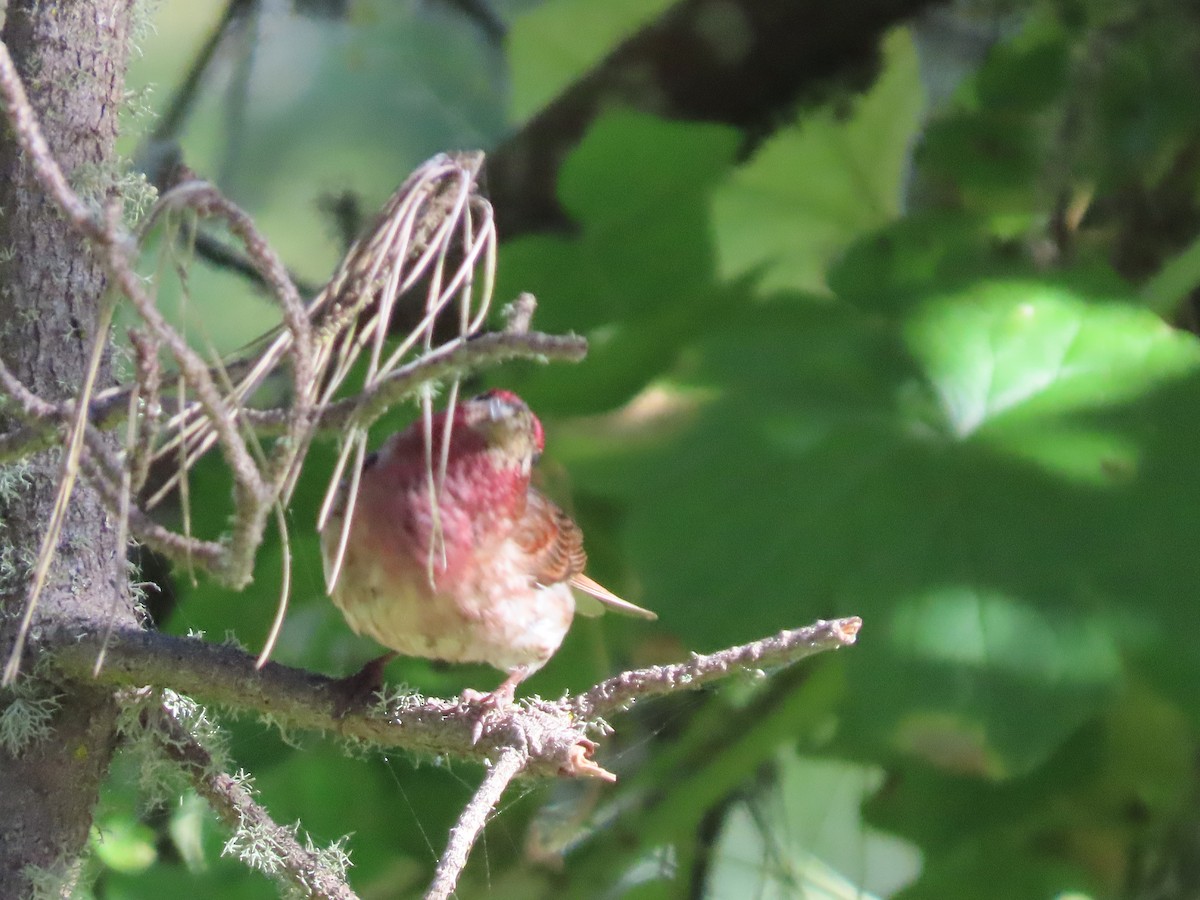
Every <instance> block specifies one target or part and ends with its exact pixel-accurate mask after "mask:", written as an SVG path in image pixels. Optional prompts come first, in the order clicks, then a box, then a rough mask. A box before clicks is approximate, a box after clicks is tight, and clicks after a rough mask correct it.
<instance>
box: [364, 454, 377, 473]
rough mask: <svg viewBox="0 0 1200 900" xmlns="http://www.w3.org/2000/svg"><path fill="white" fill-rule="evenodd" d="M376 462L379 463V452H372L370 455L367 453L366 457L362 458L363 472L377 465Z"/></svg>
mask: <svg viewBox="0 0 1200 900" xmlns="http://www.w3.org/2000/svg"><path fill="white" fill-rule="evenodd" d="M377 462H379V451H378V450H372V451H371V452H370V453H368V454H367V455H366V456H364V457H363V465H362V467H363V471H364V472H365V471H366V470H367V469H369V468H371V466H373V465H375V463H377Z"/></svg>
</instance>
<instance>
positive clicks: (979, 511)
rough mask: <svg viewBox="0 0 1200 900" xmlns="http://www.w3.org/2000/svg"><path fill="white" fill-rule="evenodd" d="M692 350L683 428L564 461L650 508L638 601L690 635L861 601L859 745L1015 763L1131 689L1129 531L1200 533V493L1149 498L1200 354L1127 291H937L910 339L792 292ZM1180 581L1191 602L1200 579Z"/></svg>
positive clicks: (634, 540)
mask: <svg viewBox="0 0 1200 900" xmlns="http://www.w3.org/2000/svg"><path fill="white" fill-rule="evenodd" d="M881 289H886V285H882V286H881ZM686 358H687V359H688V360H689V362H688V364H687V365H680V366H678V367H677V368H676V370H675V371H674V372H673V373H672V376H671V378H670V380H668V381H664V382H663V390H664V391H665V392H666V396H667V397H673V398H674V402H675V404H676V407H677V408H676V410H675V411H676V412H677V413H678V415H676V416H675V418H674V420H672V419H671V418H670V416H668V417H667V420H666V422H665V424H663V425H662V426H661V427H660V428H659V429H658V431H657V432H651V433H650V435H649V436H648V437H647V439H646V440H645V441H644V442H639V441H637V440H636V439H634V440H633V441H631V440H630V438H629V436H628V435H625V436H621V435H620V433H619V432H614V438H613V439H612V441H610V442H604V441H600V442H599V443H596V444H594V445H593V446H592V448H591V450H590V451H584V450H582V449H580V448H581V447H582V444H576V443H574V442H567V443H566V446H564V447H563V452H564V453H565V454H566V461H567V463H568V466H569V468H570V469H571V471H572V472H573V473H574V474H575V476H576V477H577V478H578V479H579V481H580V483H581V484H583V485H584V486H585V488H586V489H587V490H588V491H591V492H596V493H600V494H606V493H607V494H611V495H616V496H621V497H624V498H625V503H626V505H627V513H626V518H625V528H624V534H625V546H626V548H627V550H628V552H629V554H630V555H631V558H632V559H633V560H634V565H635V569H636V571H637V576H638V583H639V587H640V589H639V591H638V592H637V593H636V595H635V596H634V597H633V599H635V600H636V601H638V602H641V603H643V604H645V605H648V606H650V607H651V608H654V609H656V610H658V611H659V613H660V614H661V616H662V618H663V621H664V625H665V627H668V628H670V629H672V630H675V631H677V632H678V633H679V634H680V635H681V637H682V638H683V640H684V641H685V643H686V645H687V646H689V647H694V648H696V649H707V648H711V647H716V646H720V645H723V644H727V643H729V642H730V641H731V640H741V639H749V638H751V637H755V636H758V635H760V634H764V633H769V632H771V631H774V630H777V629H779V628H783V627H793V626H795V625H798V624H802V623H803V622H806V621H808V620H810V619H813V618H816V617H818V616H827V615H830V614H849V613H857V614H860V615H862V616H863V618H864V621H865V623H866V624H865V626H864V631H863V635H862V638H861V641H860V644H859V646H857V647H856V648H855V649H854V650H853V651H850V652H849V653H848V654H847V665H848V671H849V674H850V678H851V682H852V683H853V684H854V685H855V689H854V690H852V691H850V693H849V698H848V700H847V703H846V708H845V714H846V715H847V723H848V727H849V728H850V729H851V733H852V734H853V735H854V743H855V746H858V747H872V748H874V751H880V750H882V748H884V747H890V748H892V749H893V750H897V749H898V750H903V751H906V752H909V753H915V754H918V755H921V756H922V757H924V758H927V759H932V760H935V761H937V762H938V763H940V764H942V765H946V766H950V767H954V768H956V769H960V770H966V771H972V772H976V773H978V774H984V775H988V776H991V777H1003V776H1011V775H1012V774H1014V773H1018V772H1024V771H1028V770H1030V769H1031V768H1032V767H1034V766H1036V765H1037V764H1038V763H1039V762H1040V761H1042V760H1044V759H1045V758H1046V757H1047V755H1048V754H1050V753H1051V752H1053V750H1054V749H1055V748H1056V747H1058V746H1059V745H1060V744H1061V743H1062V741H1063V740H1065V739H1066V737H1067V736H1068V735H1069V734H1070V733H1071V732H1072V731H1073V730H1074V729H1075V728H1077V727H1078V726H1079V725H1080V724H1081V723H1082V722H1084V721H1086V720H1087V718H1088V717H1089V716H1092V715H1094V714H1096V712H1097V711H1098V710H1099V709H1100V708H1101V707H1102V705H1103V704H1104V703H1105V702H1107V700H1108V698H1110V697H1111V696H1112V692H1113V690H1114V688H1115V687H1116V685H1117V683H1118V682H1119V679H1120V677H1121V668H1120V665H1119V650H1118V648H1119V647H1120V645H1121V643H1122V641H1123V639H1124V637H1125V636H1124V635H1123V634H1122V633H1121V631H1120V629H1119V628H1118V626H1117V621H1118V619H1119V613H1117V610H1119V609H1120V608H1121V605H1122V604H1129V605H1130V608H1132V607H1134V606H1136V605H1138V604H1144V603H1146V602H1147V600H1148V599H1149V596H1150V595H1148V594H1147V593H1146V590H1147V587H1148V585H1144V586H1143V587H1142V588H1141V589H1140V590H1133V591H1132V592H1131V587H1130V585H1129V584H1128V582H1127V578H1128V576H1121V578H1119V579H1117V578H1112V577H1109V578H1106V577H1105V576H1104V575H1102V574H1100V573H1102V572H1108V571H1110V569H1111V567H1113V566H1115V565H1116V562H1115V561H1116V560H1117V559H1121V560H1123V561H1124V563H1125V566H1126V567H1128V563H1129V553H1130V551H1129V550H1122V551H1121V552H1120V554H1114V552H1113V547H1114V545H1115V544H1121V543H1122V542H1124V543H1125V544H1127V545H1128V546H1129V547H1130V549H1132V548H1133V547H1135V546H1140V545H1141V543H1143V541H1144V539H1143V535H1144V533H1145V530H1146V529H1147V528H1162V527H1163V517H1164V516H1167V517H1169V521H1171V522H1173V523H1174V524H1173V525H1172V526H1171V530H1172V532H1178V533H1181V534H1184V533H1194V530H1195V528H1196V527H1200V505H1197V504H1191V503H1189V502H1186V501H1185V500H1184V499H1183V498H1181V499H1180V500H1177V501H1171V502H1168V503H1167V504H1166V505H1163V503H1162V502H1160V497H1159V495H1158V494H1157V493H1144V495H1143V494H1130V493H1128V492H1127V488H1126V486H1127V485H1131V484H1133V483H1141V482H1142V481H1143V480H1144V479H1146V478H1153V477H1154V476H1153V474H1152V473H1153V470H1154V469H1155V468H1157V467H1158V464H1157V462H1156V461H1154V460H1153V459H1152V457H1153V456H1156V455H1157V453H1159V452H1165V453H1168V454H1169V455H1171V456H1172V457H1173V458H1177V459H1179V460H1181V461H1182V460H1184V459H1191V458H1194V456H1195V454H1196V453H1198V452H1200V439H1197V438H1194V437H1193V432H1194V429H1190V430H1189V431H1188V432H1187V433H1186V435H1185V434H1183V433H1179V434H1178V437H1179V438H1180V440H1181V442H1180V443H1179V445H1178V446H1171V447H1170V448H1162V449H1161V450H1159V451H1153V452H1152V451H1151V449H1150V448H1149V447H1148V446H1146V445H1145V442H1146V440H1147V438H1148V437H1149V436H1150V435H1155V434H1163V433H1165V432H1164V431H1163V429H1169V428H1170V420H1169V419H1166V418H1163V414H1164V413H1163V412H1156V411H1155V410H1156V409H1157V407H1156V406H1155V404H1154V403H1153V402H1152V400H1153V398H1155V396H1156V395H1157V393H1158V392H1159V391H1161V390H1162V389H1163V388H1165V387H1172V388H1179V389H1182V388H1183V385H1185V384H1187V383H1188V382H1187V381H1186V379H1188V378H1189V376H1190V375H1192V374H1193V373H1195V372H1196V371H1197V368H1198V367H1200V349H1198V348H1197V344H1196V341H1195V340H1194V339H1193V338H1192V337H1190V336H1187V335H1181V334H1179V333H1177V332H1175V331H1173V330H1171V329H1170V328H1168V327H1166V326H1164V325H1163V324H1162V323H1161V322H1160V321H1158V320H1157V319H1156V318H1155V317H1153V316H1152V315H1150V314H1149V313H1147V312H1145V311H1144V310H1141V309H1140V308H1138V307H1137V306H1136V305H1134V304H1127V305H1121V304H1118V303H1116V302H1115V301H1114V300H1113V298H1112V297H1109V296H1104V297H1100V298H1090V297H1087V296H1083V295H1080V294H1073V293H1071V292H1070V291H1068V290H1067V289H1065V288H1063V287H1061V286H1059V285H1056V284H1050V283H1036V282H1029V281H1022V282H981V283H979V284H975V285H969V286H967V287H959V288H956V289H954V290H945V291H943V292H941V293H939V292H937V291H936V290H935V289H933V288H932V287H931V289H930V291H929V298H928V299H927V300H926V301H925V302H923V303H918V304H917V305H916V306H915V307H913V308H912V311H911V313H910V315H909V316H908V317H907V318H906V319H901V320H900V321H899V322H897V323H896V325H895V326H894V327H893V326H892V325H890V324H888V323H887V322H886V321H885V322H879V321H878V320H876V319H874V318H869V317H859V316H856V315H855V314H852V313H849V312H835V311H833V310H827V311H823V312H822V311H819V310H815V309H812V308H809V309H808V310H807V311H801V310H800V309H799V308H789V307H788V305H787V304H786V303H782V302H780V303H777V304H775V305H774V306H771V307H767V308H765V309H762V310H760V311H759V312H758V313H757V314H756V315H754V316H749V315H746V316H743V317H742V320H741V321H740V323H738V324H735V325H732V326H730V327H727V328H726V329H725V330H724V331H722V332H721V333H720V334H714V335H712V336H710V337H707V338H704V337H701V338H699V339H698V340H697V341H696V344H695V346H694V347H693V349H692V350H691V351H690V354H689V355H688V356H687V357H686ZM689 398H690V399H689ZM1191 402H1192V403H1193V404H1194V403H1196V402H1197V401H1196V399H1193V400H1192V401H1191ZM667 409H668V410H670V404H669V403H668V404H667ZM617 421H618V420H616V419H613V420H612V424H613V425H615V424H616V422H617ZM664 429H665V430H664ZM1060 435H1065V436H1066V437H1065V438H1064V439H1063V440H1065V445H1064V444H1063V443H1062V441H1060V437H1059V436H1060ZM1084 451H1086V452H1088V453H1090V454H1091V455H1090V456H1087V457H1084V458H1079V457H1078V456H1077V454H1079V453H1082V452H1084ZM1085 475H1086V476H1087V477H1084V476H1085ZM1097 486H1099V488H1101V490H1097ZM1104 489H1107V490H1104ZM1121 536H1123V537H1121ZM1172 546H1173V545H1172ZM664 561H667V562H666V564H664ZM1167 571H1173V572H1175V573H1177V574H1176V575H1175V576H1174V578H1173V579H1172V578H1171V577H1167V576H1166V574H1165V573H1163V572H1159V573H1158V575H1159V576H1161V581H1162V584H1161V586H1159V587H1157V588H1156V589H1155V590H1154V591H1152V596H1154V597H1155V598H1156V599H1155V600H1154V602H1155V603H1158V604H1168V608H1169V605H1170V604H1171V603H1172V602H1173V601H1172V600H1171V597H1172V591H1174V592H1176V593H1178V592H1180V591H1184V592H1186V591H1187V587H1186V582H1185V581H1182V580H1180V578H1181V576H1183V572H1181V571H1180V570H1179V569H1178V567H1175V568H1174V569H1171V568H1170V567H1168V570H1167ZM1168 584H1169V585H1170V586H1169V587H1168ZM734 610H736V613H734ZM922 629H924V630H922ZM918 638H919V640H918ZM935 646H936V647H941V648H942V649H943V651H944V652H945V654H947V655H946V656H944V657H942V658H934V657H932V656H931V655H930V648H931V647H935ZM1035 663H1036V664H1035Z"/></svg>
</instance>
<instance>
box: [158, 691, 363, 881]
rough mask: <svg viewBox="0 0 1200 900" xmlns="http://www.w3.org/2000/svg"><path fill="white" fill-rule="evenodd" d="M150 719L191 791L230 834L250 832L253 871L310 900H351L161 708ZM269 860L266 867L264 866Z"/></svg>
mask: <svg viewBox="0 0 1200 900" xmlns="http://www.w3.org/2000/svg"><path fill="white" fill-rule="evenodd" d="M157 712H158V715H157V716H156V717H155V718H156V721H155V722H154V723H153V724H154V725H156V726H157V736H158V738H159V745H160V746H161V747H162V749H163V751H164V752H165V753H166V754H167V756H169V757H170V758H171V759H173V760H174V761H175V762H176V763H178V764H179V766H180V768H182V769H183V771H184V772H185V773H186V774H187V776H188V778H189V779H191V782H192V785H193V786H194V787H195V788H196V793H198V794H199V795H200V796H201V797H203V798H204V799H205V800H207V801H208V803H209V805H210V806H211V807H212V808H213V810H214V811H215V812H216V813H217V815H218V816H219V817H220V818H221V820H222V821H223V822H224V823H225V824H226V825H227V826H228V827H230V828H231V829H233V830H234V831H235V833H238V832H240V833H247V832H248V833H250V834H252V835H253V836H254V840H255V842H256V844H258V845H261V846H262V847H263V848H264V849H265V850H267V851H268V852H264V853H261V854H259V856H260V859H261V862H260V864H259V865H258V868H260V869H262V870H263V871H264V872H266V874H268V875H272V876H276V877H280V878H283V879H286V880H287V881H289V882H291V883H292V884H294V885H295V886H296V887H299V888H302V889H303V890H305V891H307V892H308V893H309V896H311V897H318V898H325V900H356V898H357V894H355V893H354V891H353V890H351V889H350V886H349V885H348V884H346V882H345V880H344V879H343V878H342V877H341V876H339V875H338V873H337V872H335V871H333V870H332V869H331V868H330V867H329V866H328V865H327V864H325V863H324V862H323V861H322V860H321V858H320V856H319V855H318V854H317V853H316V852H314V851H313V850H312V849H310V848H306V847H303V846H301V845H300V842H299V841H297V840H296V835H295V833H294V832H293V831H292V829H290V828H285V827H284V826H282V825H279V824H278V823H276V822H275V821H274V820H273V819H272V818H271V816H270V814H269V813H268V812H267V811H266V810H265V809H263V807H262V806H261V805H260V804H258V803H257V802H255V800H254V797H253V795H252V794H251V793H250V791H249V790H248V789H247V787H246V786H245V784H244V782H243V781H242V780H241V779H238V778H236V777H234V776H232V775H229V774H227V773H225V772H221V771H219V770H218V768H217V766H216V763H215V762H214V761H213V758H212V754H210V753H209V752H208V750H207V749H206V748H205V747H204V746H203V745H202V744H201V743H200V742H199V741H197V740H196V739H195V738H193V737H192V736H191V735H190V734H188V732H187V730H186V729H185V728H184V727H183V725H182V724H181V723H180V722H179V720H178V719H177V718H176V717H175V715H174V714H173V713H172V712H171V711H170V710H169V709H167V708H166V707H165V706H160V707H159V708H158V711H157ZM268 861H269V863H268Z"/></svg>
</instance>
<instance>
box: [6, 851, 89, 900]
mask: <svg viewBox="0 0 1200 900" xmlns="http://www.w3.org/2000/svg"><path fill="white" fill-rule="evenodd" d="M94 868H95V866H94V864H93V862H92V859H91V857H90V856H87V855H84V856H78V857H76V858H74V859H72V860H70V861H69V862H63V863H59V864H57V865H54V866H47V867H42V866H25V867H24V868H23V869H21V874H22V875H23V876H24V877H25V880H26V881H27V882H28V883H29V894H28V896H29V898H30V900H93V898H94V897H95V896H96V895H95V894H94V893H93V891H92V882H93V881H94V871H93V870H94Z"/></svg>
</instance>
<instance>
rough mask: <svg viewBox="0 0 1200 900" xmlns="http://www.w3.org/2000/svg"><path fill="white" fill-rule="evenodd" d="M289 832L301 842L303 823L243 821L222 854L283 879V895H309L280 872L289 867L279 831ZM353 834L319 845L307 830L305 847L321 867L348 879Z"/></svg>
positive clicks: (281, 881)
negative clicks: (282, 823)
mask: <svg viewBox="0 0 1200 900" xmlns="http://www.w3.org/2000/svg"><path fill="white" fill-rule="evenodd" d="M281 831H282V832H285V833H287V834H288V835H290V836H291V837H292V838H293V839H294V840H295V841H296V842H297V843H300V839H299V835H300V823H299V822H298V821H297V822H293V823H292V824H291V825H275V824H273V823H270V822H251V823H247V822H244V821H243V822H242V823H240V824H239V825H238V827H237V828H235V829H234V830H233V834H232V835H230V836H229V840H227V841H226V842H225V846H224V848H222V850H221V855H222V856H232V857H235V858H236V859H238V860H240V861H241V862H242V863H244V864H245V865H247V866H249V867H250V868H252V869H257V870H258V871H260V872H262V873H263V874H265V875H270V876H272V877H273V878H276V879H277V880H278V881H279V882H280V887H281V888H282V889H283V894H282V896H284V897H289V898H290V897H297V898H299V897H308V896H310V893H309V892H308V891H306V890H304V889H303V888H301V887H300V886H299V885H296V884H295V883H293V882H291V881H290V880H285V879H284V878H282V877H281V876H282V875H283V873H284V872H285V871H286V870H287V864H288V859H287V850H286V849H285V848H283V847H281V846H280V845H279V843H280V842H279V837H280V832H281ZM349 840H350V835H343V836H342V837H340V838H338V839H337V840H336V841H334V842H333V843H332V844H330V845H329V846H327V847H321V846H318V845H317V844H316V843H315V842H314V841H313V839H312V836H311V835H310V834H308V833H307V832H305V834H304V850H305V852H307V853H309V854H311V855H312V856H314V857H315V858H316V864H317V866H318V867H320V868H321V869H324V870H325V871H327V872H330V873H331V874H333V875H335V876H336V877H337V878H340V879H345V877H346V870H347V869H349V868H350V866H351V865H352V863H351V861H350V854H349V852H348V851H347V850H346V844H347V843H348V842H349Z"/></svg>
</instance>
